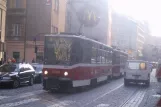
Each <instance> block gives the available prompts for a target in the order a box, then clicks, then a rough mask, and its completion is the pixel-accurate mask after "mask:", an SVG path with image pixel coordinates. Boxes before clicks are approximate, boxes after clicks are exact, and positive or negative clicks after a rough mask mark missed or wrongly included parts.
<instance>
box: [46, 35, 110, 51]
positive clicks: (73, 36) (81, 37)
mask: <svg viewBox="0 0 161 107" xmlns="http://www.w3.org/2000/svg"><path fill="white" fill-rule="evenodd" d="M45 36H51V37H69V38H79V39H83V40H88V41H91V42H95V43H98V44H100V45H103V46H105V47H108V48H110V49H113V48H112V47H111V46H108V45H105V44H103V43H101V42H98V41H96V40H93V39H90V38H87V37H85V36H82V35H80V36H78V35H67V34H46V35H45Z"/></svg>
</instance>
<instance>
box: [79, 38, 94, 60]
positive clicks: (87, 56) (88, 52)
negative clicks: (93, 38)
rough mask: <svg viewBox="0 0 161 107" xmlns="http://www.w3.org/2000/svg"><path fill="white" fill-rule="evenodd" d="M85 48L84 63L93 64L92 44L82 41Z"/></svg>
mask: <svg viewBox="0 0 161 107" xmlns="http://www.w3.org/2000/svg"><path fill="white" fill-rule="evenodd" d="M81 44H82V47H83V61H82V62H83V63H91V57H92V56H91V53H92V43H91V42H90V41H87V40H82V41H81Z"/></svg>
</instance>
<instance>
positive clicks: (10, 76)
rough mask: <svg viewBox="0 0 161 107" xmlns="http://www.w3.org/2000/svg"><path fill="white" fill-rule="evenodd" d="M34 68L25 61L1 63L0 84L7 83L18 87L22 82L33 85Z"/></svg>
mask: <svg viewBox="0 0 161 107" xmlns="http://www.w3.org/2000/svg"><path fill="white" fill-rule="evenodd" d="M34 75H35V70H34V68H33V67H32V66H31V65H30V64H27V63H19V64H3V65H1V66H0V85H3V84H9V85H11V86H12V87H13V88H18V87H19V86H20V85H22V84H28V85H30V86H32V85H33V82H34Z"/></svg>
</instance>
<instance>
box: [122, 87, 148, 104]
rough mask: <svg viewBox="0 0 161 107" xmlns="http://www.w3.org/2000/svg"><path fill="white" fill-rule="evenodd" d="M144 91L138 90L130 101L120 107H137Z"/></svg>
mask: <svg viewBox="0 0 161 107" xmlns="http://www.w3.org/2000/svg"><path fill="white" fill-rule="evenodd" d="M145 93H146V90H139V91H138V92H137V93H136V94H135V95H134V96H133V97H131V98H130V100H129V101H128V102H127V103H125V104H124V105H122V106H121V107H138V106H139V104H140V103H141V101H142V100H143V98H144V95H145Z"/></svg>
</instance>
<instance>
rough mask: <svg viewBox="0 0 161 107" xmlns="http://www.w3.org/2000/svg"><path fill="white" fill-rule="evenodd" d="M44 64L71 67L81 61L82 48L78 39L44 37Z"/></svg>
mask: <svg viewBox="0 0 161 107" xmlns="http://www.w3.org/2000/svg"><path fill="white" fill-rule="evenodd" d="M44 60H45V61H44V64H54V65H72V64H75V63H79V62H81V60H82V48H81V44H80V40H78V38H69V37H46V39H45V53H44Z"/></svg>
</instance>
